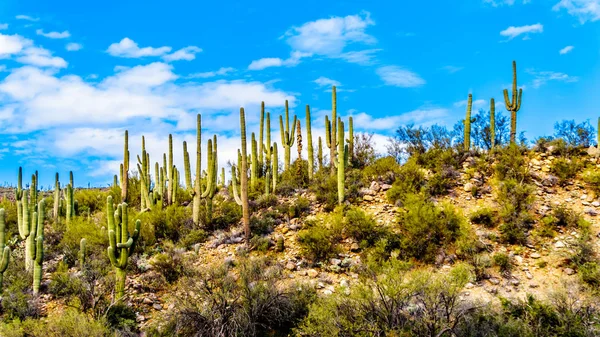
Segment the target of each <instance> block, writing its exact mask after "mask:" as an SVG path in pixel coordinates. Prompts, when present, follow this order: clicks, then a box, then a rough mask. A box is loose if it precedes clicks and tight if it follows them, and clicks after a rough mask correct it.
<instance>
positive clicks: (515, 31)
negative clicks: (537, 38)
mask: <svg viewBox="0 0 600 337" xmlns="http://www.w3.org/2000/svg"><path fill="white" fill-rule="evenodd" d="M543 31H544V26H543V25H542V24H540V23H536V24H534V25H526V26H510V27H508V28H506V29H505V30H503V31H501V32H500V35H502V36H506V37H508V39H509V40H512V39H514V38H515V37H517V36H519V35H523V34H525V37H524V39H527V38H529V35H528V34H535V33H542V32H543Z"/></svg>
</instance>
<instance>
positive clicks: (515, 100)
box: [504, 61, 523, 143]
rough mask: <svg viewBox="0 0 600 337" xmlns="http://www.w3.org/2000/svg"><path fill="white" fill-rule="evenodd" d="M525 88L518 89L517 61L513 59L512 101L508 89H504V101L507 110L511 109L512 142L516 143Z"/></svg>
mask: <svg viewBox="0 0 600 337" xmlns="http://www.w3.org/2000/svg"><path fill="white" fill-rule="evenodd" d="M522 95H523V89H519V90H518V91H517V62H516V61H513V85H512V101H511V100H510V99H509V98H508V90H507V89H504V103H505V105H506V110H508V111H510V142H511V143H515V141H516V138H517V112H518V111H519V109H521V97H522Z"/></svg>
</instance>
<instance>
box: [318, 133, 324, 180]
mask: <svg viewBox="0 0 600 337" xmlns="http://www.w3.org/2000/svg"><path fill="white" fill-rule="evenodd" d="M317 163H318V165H319V172H321V170H323V140H322V139H321V137H319V142H318V148H317Z"/></svg>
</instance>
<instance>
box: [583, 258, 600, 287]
mask: <svg viewBox="0 0 600 337" xmlns="http://www.w3.org/2000/svg"><path fill="white" fill-rule="evenodd" d="M577 272H578V273H579V276H580V277H581V280H582V281H583V282H585V283H587V284H589V285H590V286H592V287H596V288H597V287H599V286H600V266H599V265H598V263H597V262H586V263H584V264H583V265H581V266H579V269H578V270H577Z"/></svg>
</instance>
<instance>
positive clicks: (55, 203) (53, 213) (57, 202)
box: [52, 172, 60, 222]
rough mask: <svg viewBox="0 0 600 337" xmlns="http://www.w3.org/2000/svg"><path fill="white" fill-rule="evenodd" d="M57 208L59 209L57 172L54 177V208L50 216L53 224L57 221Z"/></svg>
mask: <svg viewBox="0 0 600 337" xmlns="http://www.w3.org/2000/svg"><path fill="white" fill-rule="evenodd" d="M59 207H60V181H59V180H58V172H57V173H56V175H55V177H54V207H53V209H52V216H53V218H54V221H55V222H58V221H59V215H60V213H59Z"/></svg>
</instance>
